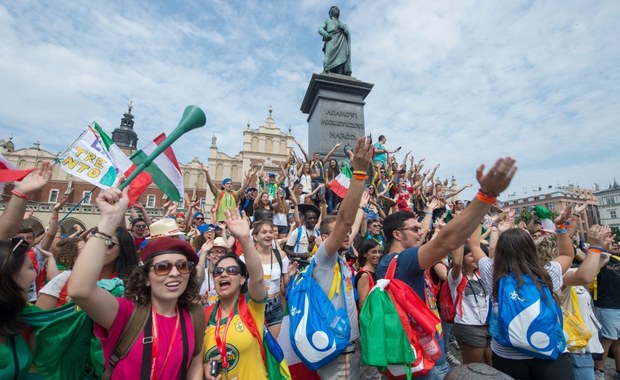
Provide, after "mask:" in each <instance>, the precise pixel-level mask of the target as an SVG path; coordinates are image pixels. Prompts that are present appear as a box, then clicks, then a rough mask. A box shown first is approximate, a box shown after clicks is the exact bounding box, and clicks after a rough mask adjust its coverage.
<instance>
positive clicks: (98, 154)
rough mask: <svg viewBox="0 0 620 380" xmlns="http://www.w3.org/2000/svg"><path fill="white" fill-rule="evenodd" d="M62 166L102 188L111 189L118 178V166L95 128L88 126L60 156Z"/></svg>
mask: <svg viewBox="0 0 620 380" xmlns="http://www.w3.org/2000/svg"><path fill="white" fill-rule="evenodd" d="M58 161H59V163H60V168H61V169H62V170H64V171H66V172H67V173H69V174H71V175H74V176H76V177H78V178H81V179H83V180H84V181H86V182H90V183H92V184H93V185H95V186H97V187H99V188H101V189H109V188H110V186H112V184H114V181H115V180H116V174H117V171H116V168H115V167H114V164H113V163H112V159H111V158H110V156H109V155H108V151H107V150H106V149H105V148H104V147H103V145H102V143H101V139H100V138H99V136H98V135H97V133H96V132H95V130H94V129H93V128H92V127H91V126H88V127H87V128H86V129H85V130H84V131H82V133H81V134H80V135H79V136H78V138H77V139H76V140H75V141H74V142H73V143H72V144H71V145H70V146H69V147H68V148H67V149H65V151H64V152H62V153H61V154H60V155H59V156H58Z"/></svg>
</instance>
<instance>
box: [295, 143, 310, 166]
mask: <svg viewBox="0 0 620 380" xmlns="http://www.w3.org/2000/svg"><path fill="white" fill-rule="evenodd" d="M295 144H297V146H298V147H299V150H301V154H303V155H304V158H305V159H306V161H305V162H310V158H309V157H308V152H306V151H305V150H304V148H303V147H302V146H301V144H300V143H299V141H297V139H295Z"/></svg>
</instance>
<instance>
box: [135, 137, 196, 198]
mask: <svg viewBox="0 0 620 380" xmlns="http://www.w3.org/2000/svg"><path fill="white" fill-rule="evenodd" d="M165 138H166V134H165V133H162V134H161V135H159V136H157V137H156V138H155V139H153V141H152V142H150V143H149V144H147V145H146V146H145V147H143V148H142V149H141V150H139V151H137V152H136V153H134V154H133V155H132V156H131V161H132V162H133V163H134V164H136V165H137V166H139V165H140V164H142V163H144V162H146V160H147V158H148V157H149V155H150V154H151V153H153V151H154V150H155V149H156V148H157V146H159V144H161V142H162V141H164V139H165ZM144 170H146V171H147V172H148V173H149V174H150V175H151V176H152V178H153V182H155V184H156V185H157V186H158V187H159V188H160V189H161V190H162V191H163V192H164V193H165V194H166V195H167V196H168V198H169V199H170V200H173V201H180V200H181V199H182V198H183V193H184V191H185V190H184V189H183V176H182V175H181V169H180V168H179V163H178V162H177V158H176V156H175V155H174V152H173V151H172V148H171V147H168V148H167V149H166V150H164V153H163V154H160V155H159V156H157V157H155V159H154V160H153V162H152V163H151V164H150V165H149V166H147V167H146V169H144Z"/></svg>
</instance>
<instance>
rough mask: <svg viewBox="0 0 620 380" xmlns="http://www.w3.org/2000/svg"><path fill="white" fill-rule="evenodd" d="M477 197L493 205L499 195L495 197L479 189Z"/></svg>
mask: <svg viewBox="0 0 620 380" xmlns="http://www.w3.org/2000/svg"><path fill="white" fill-rule="evenodd" d="M476 199H477V200H479V201H480V202H482V203H486V204H488V205H493V204H495V201H497V197H493V196H491V195H489V194H487V193H485V192H482V191H478V194H476Z"/></svg>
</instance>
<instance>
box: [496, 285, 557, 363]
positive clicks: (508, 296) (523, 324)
mask: <svg viewBox="0 0 620 380" xmlns="http://www.w3.org/2000/svg"><path fill="white" fill-rule="evenodd" d="M522 279H523V284H522V285H521V287H520V288H519V283H518V280H517V278H516V277H515V276H514V275H513V274H509V275H506V276H504V277H502V278H501V279H500V280H499V288H498V290H497V306H496V307H493V312H492V313H491V321H490V325H489V332H490V334H491V336H492V337H493V339H495V340H496V341H497V343H499V344H500V345H501V346H503V347H510V348H514V349H516V350H518V351H520V352H522V353H524V354H526V355H528V356H532V357H535V358H539V359H550V360H555V359H557V358H558V357H559V356H560V355H561V354H562V352H564V348H565V347H566V340H565V338H564V332H563V331H562V326H563V323H562V309H561V308H560V305H558V304H557V302H555V300H554V299H553V295H552V293H551V290H550V289H549V288H548V287H547V286H545V285H542V284H541V285H542V288H543V292H542V293H541V292H540V290H539V289H538V288H537V287H536V284H535V283H534V281H533V280H532V278H531V277H530V276H529V275H527V274H524V275H523V276H522Z"/></svg>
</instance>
